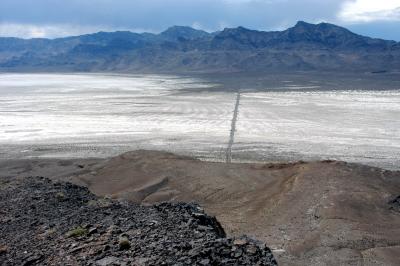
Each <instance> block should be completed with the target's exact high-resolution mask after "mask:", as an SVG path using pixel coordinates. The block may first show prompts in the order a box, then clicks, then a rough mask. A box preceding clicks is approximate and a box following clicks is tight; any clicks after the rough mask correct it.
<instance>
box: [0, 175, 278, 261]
mask: <svg viewBox="0 0 400 266" xmlns="http://www.w3.org/2000/svg"><path fill="white" fill-rule="evenodd" d="M0 264H1V265H276V261H275V259H274V257H273V255H272V253H271V250H270V249H269V248H268V247H265V246H263V245H261V243H258V242H256V241H254V240H251V239H249V238H247V237H242V238H236V239H230V238H226V236H225V232H224V230H223V229H222V227H221V226H220V224H219V222H218V221H217V220H216V219H215V218H214V217H211V216H208V215H206V214H205V213H204V212H203V210H202V209H201V208H200V207H199V206H198V205H196V204H186V203H174V204H172V203H161V204H157V205H153V206H142V205H137V204H131V203H127V202H122V201H120V202H117V201H113V200H110V199H106V198H98V197H96V196H95V195H93V194H92V193H90V192H89V190H88V189H87V188H84V187H80V186H77V185H73V184H70V183H55V182H52V181H50V180H49V179H46V178H40V177H35V178H1V179H0Z"/></svg>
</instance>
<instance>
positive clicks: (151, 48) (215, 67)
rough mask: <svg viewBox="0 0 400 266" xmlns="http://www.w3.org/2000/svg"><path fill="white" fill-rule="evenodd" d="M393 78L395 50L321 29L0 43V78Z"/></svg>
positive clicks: (399, 58)
mask: <svg viewBox="0 0 400 266" xmlns="http://www.w3.org/2000/svg"><path fill="white" fill-rule="evenodd" d="M299 70H300V71H307V70H310V71H313V70H317V71H342V72H349V71H351V72H365V71H367V72H376V73H379V72H398V71H400V43H399V42H395V41H388V40H382V39H374V38H370V37H365V36H361V35H358V34H355V33H353V32H351V31H349V30H347V29H345V28H343V27H339V26H336V25H333V24H329V23H320V24H310V23H306V22H303V21H299V22H298V23H297V24H296V25H295V26H293V27H291V28H289V29H287V30H284V31H270V32H267V31H257V30H250V29H246V28H244V27H238V28H226V29H224V30H222V31H218V32H213V33H208V32H205V31H201V30H196V29H193V28H190V27H184V26H174V27H171V28H169V29H167V30H166V31H164V32H161V33H160V34H152V33H141V34H139V33H133V32H129V31H117V32H98V33H94V34H87V35H81V36H73V37H66V38H58V39H44V38H36V39H19V38H9V37H2V38H0V71H80V72H85V71H108V72H113V71H115V72H236V71H246V72H247V71H249V72H260V71H299Z"/></svg>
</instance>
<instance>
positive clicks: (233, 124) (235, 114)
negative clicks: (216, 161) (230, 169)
mask: <svg viewBox="0 0 400 266" xmlns="http://www.w3.org/2000/svg"><path fill="white" fill-rule="evenodd" d="M239 104H240V92H238V93H237V95H236V103H235V110H234V111H233V117H232V122H231V133H230V135H229V142H228V147H227V148H226V163H231V162H232V145H233V143H234V141H235V131H236V122H237V117H238V113H239Z"/></svg>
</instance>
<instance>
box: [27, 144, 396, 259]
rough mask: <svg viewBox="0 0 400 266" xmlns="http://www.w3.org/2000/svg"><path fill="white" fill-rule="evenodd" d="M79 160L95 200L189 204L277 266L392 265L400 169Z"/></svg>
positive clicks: (166, 156) (158, 158)
mask: <svg viewBox="0 0 400 266" xmlns="http://www.w3.org/2000/svg"><path fill="white" fill-rule="evenodd" d="M81 163H82V164H83V169H81V170H80V172H81V174H80V175H78V176H74V177H71V178H68V179H69V180H74V181H75V182H77V183H79V184H85V185H86V186H88V187H89V189H90V190H91V191H92V192H94V193H96V194H97V195H109V196H111V197H114V198H125V199H129V200H131V201H134V202H140V203H144V204H151V203H155V202H160V201H170V200H171V201H185V202H190V201H196V202H198V203H199V204H201V205H202V206H204V207H205V210H206V211H207V213H210V214H213V215H216V216H217V219H218V220H219V221H220V222H221V223H222V225H223V227H224V229H225V231H226V232H227V233H228V234H231V235H241V234H247V235H249V236H253V237H255V238H257V239H260V240H262V241H265V242H267V244H268V246H269V247H271V248H273V249H274V253H275V255H276V257H277V259H278V262H279V263H280V264H281V265H400V256H398V254H400V212H399V209H400V208H393V205H391V204H389V201H391V200H393V199H394V198H396V197H397V196H398V195H400V172H391V171H386V170H382V169H378V168H373V167H368V166H362V165H357V164H347V163H344V162H334V161H326V162H309V163H304V162H298V163H288V164H224V163H213V162H204V161H199V160H196V159H193V158H189V157H182V156H178V155H174V154H171V153H166V152H156V151H135V152H130V153H126V154H123V155H121V156H118V157H115V158H112V159H110V160H108V161H101V162H100V163H99V164H97V165H93V164H91V165H90V164H85V163H84V162H81ZM33 168H35V167H33ZM27 173H29V172H26V174H27ZM61 173H62V171H61ZM64 174H65V173H64Z"/></svg>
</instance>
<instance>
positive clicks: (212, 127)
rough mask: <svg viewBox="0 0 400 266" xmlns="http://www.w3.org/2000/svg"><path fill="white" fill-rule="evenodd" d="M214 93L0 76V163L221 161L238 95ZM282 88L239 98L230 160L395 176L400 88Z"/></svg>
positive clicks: (181, 81) (119, 81)
mask: <svg viewBox="0 0 400 266" xmlns="http://www.w3.org/2000/svg"><path fill="white" fill-rule="evenodd" d="M288 83H289V81H288ZM214 86H215V84H212V83H209V82H206V81H205V80H202V79H199V78H190V77H178V76H155V75H137V76H135V75H131V76H129V75H100V74H90V75H89V74H74V75H72V74H65V75H61V74H0V148H1V150H0V158H2V159H7V158H30V157H59V158H65V157H68V158H70V157H87V156H90V157H109V156H113V155H116V154H119V153H122V152H125V151H129V150H135V149H158V150H168V151H172V152H177V153H180V154H187V155H193V156H196V157H199V158H202V159H209V160H224V159H225V149H226V146H227V142H228V140H229V133H230V127H231V119H232V116H233V113H232V112H233V109H234V104H235V99H236V94H235V92H234V91H229V90H227V91H223V90H220V89H219V90H213V88H214ZM288 87H290V88H293V89H292V90H290V91H287V90H282V91H279V90H276V88H271V89H274V90H271V91H268V90H265V91H262V92H255V91H246V89H245V88H244V89H243V90H242V94H241V101H240V106H239V114H238V121H237V123H236V130H237V131H236V135H235V142H234V145H233V147H232V149H233V150H232V154H233V155H232V156H233V160H234V161H278V160H320V159H337V160H346V161H350V162H361V163H365V164H370V165H376V166H381V167H384V168H388V169H400V90H381V91H365V90H364V91H357V90H340V88H332V90H328V91H321V90H318V87H317V86H315V87H305V86H302V85H301V84H291V85H290V86H288ZM203 89H204V90H203Z"/></svg>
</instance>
